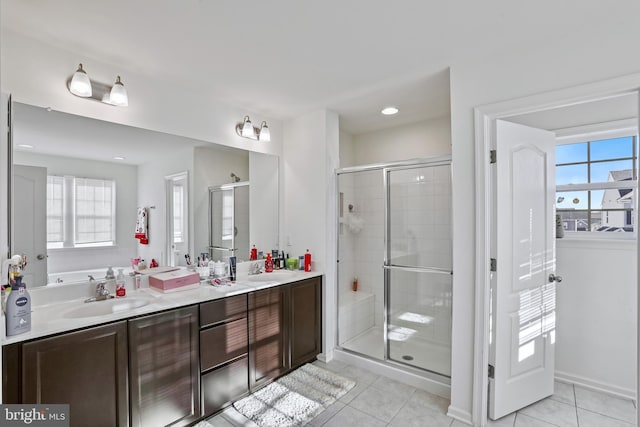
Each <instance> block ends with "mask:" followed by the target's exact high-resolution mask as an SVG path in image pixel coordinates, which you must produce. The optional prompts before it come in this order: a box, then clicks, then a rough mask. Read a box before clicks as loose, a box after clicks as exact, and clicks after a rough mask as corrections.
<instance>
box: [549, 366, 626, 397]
mask: <svg viewBox="0 0 640 427" xmlns="http://www.w3.org/2000/svg"><path fill="white" fill-rule="evenodd" d="M555 377H556V379H557V380H558V381H560V382H563V383H570V384H574V385H577V386H580V387H584V388H586V389H590V390H594V391H599V392H602V393H606V394H611V395H614V396H618V397H623V398H625V399H634V400H635V399H636V391H635V390H633V389H629V388H624V387H619V386H616V385H613V384H608V383H603V382H600V381H596V380H592V379H590V378H585V377H581V376H579V375H573V374H570V373H567V372H558V371H556V372H555Z"/></svg>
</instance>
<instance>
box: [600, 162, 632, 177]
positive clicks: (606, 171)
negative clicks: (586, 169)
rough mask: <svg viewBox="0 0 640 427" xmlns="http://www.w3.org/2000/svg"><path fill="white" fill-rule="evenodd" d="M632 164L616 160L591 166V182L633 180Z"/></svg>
mask: <svg viewBox="0 0 640 427" xmlns="http://www.w3.org/2000/svg"><path fill="white" fill-rule="evenodd" d="M632 168H633V162H632V161H631V160H618V161H616V162H602V163H592V164H591V182H609V181H628V180H631V179H632V178H633V170H632Z"/></svg>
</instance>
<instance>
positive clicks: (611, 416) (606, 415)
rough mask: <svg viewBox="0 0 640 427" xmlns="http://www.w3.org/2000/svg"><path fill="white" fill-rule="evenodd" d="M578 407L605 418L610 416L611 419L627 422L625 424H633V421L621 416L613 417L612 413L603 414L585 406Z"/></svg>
mask: <svg viewBox="0 0 640 427" xmlns="http://www.w3.org/2000/svg"><path fill="white" fill-rule="evenodd" d="M578 408H579V409H582V410H583V411H587V412H590V413H592V414H596V415H600V416H602V417H605V418H610V419H612V420H616V421H621V422H623V423H627V424H633V422H629V421H627V420H623V419H622V418H618V417H614V416H613V415H608V414H603V413H602V412H598V411H594V410H592V409H587V408H583V407H580V406H579V407H578Z"/></svg>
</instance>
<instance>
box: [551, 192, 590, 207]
mask: <svg viewBox="0 0 640 427" xmlns="http://www.w3.org/2000/svg"><path fill="white" fill-rule="evenodd" d="M556 209H557V210H561V209H562V210H566V209H572V210H576V209H589V192H588V191H559V192H557V193H556Z"/></svg>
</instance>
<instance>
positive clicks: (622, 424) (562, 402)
mask: <svg viewBox="0 0 640 427" xmlns="http://www.w3.org/2000/svg"><path fill="white" fill-rule="evenodd" d="M314 363H315V364H316V365H318V366H320V367H323V368H326V369H329V370H332V371H334V372H337V373H339V374H340V375H342V376H344V377H348V378H351V379H353V380H355V381H356V386H355V387H354V388H353V389H351V391H349V393H347V394H346V395H344V396H342V398H340V399H339V400H338V401H336V402H335V403H333V404H332V405H331V406H329V407H328V408H327V409H325V410H324V411H323V412H322V413H320V414H319V415H318V416H317V417H316V418H314V419H313V420H312V421H311V423H309V424H308V425H309V426H310V427H320V426H322V427H351V426H353V427H378V426H380V427H385V426H388V427H465V426H466V424H463V423H461V422H459V421H455V420H453V419H451V418H449V417H447V416H446V412H447V407H448V405H449V401H448V400H447V399H444V398H442V397H439V396H435V395H433V394H430V393H427V392H425V391H423V390H419V389H416V388H415V387H411V386H409V385H406V384H403V383H400V382H397V381H394V380H391V379H389V378H386V377H381V376H379V375H375V374H373V373H371V372H369V371H366V370H364V369H361V368H358V367H354V366H350V365H346V364H344V363H341V362H336V361H332V362H330V363H328V364H325V363H322V362H320V361H316V362H314ZM555 390H556V392H555V394H554V395H553V396H551V397H549V398H547V399H544V400H542V401H540V402H537V403H534V404H533V405H530V406H528V407H526V408H524V409H521V410H520V411H518V412H517V413H514V414H510V415H508V416H506V417H504V418H502V419H500V420H498V421H490V422H489V424H488V426H491V427H507V426H508V427H554V426H555V427H564V426H571V427H630V426H635V425H636V424H635V421H634V420H635V411H636V409H635V408H636V406H635V405H636V402H635V401H632V400H630V399H622V398H618V397H613V396H609V395H606V394H602V393H597V392H594V391H591V390H588V389H584V388H581V387H579V386H573V385H570V384H564V383H561V382H556V385H555ZM207 421H208V422H209V423H210V424H211V425H213V426H214V427H257V426H256V424H254V423H253V422H251V421H250V420H248V419H247V418H245V417H243V416H242V415H241V414H240V413H238V411H236V410H235V409H234V408H233V407H229V408H227V409H225V410H224V411H223V412H221V413H219V414H217V415H216V416H214V417H212V418H209V419H208V420H207Z"/></svg>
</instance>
